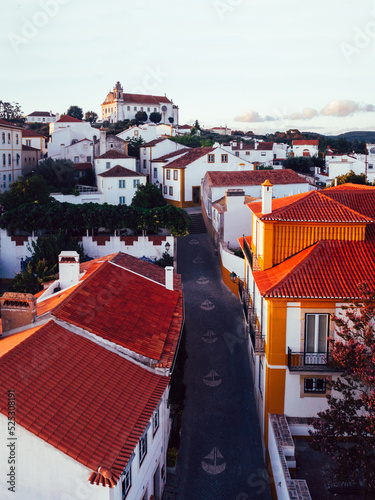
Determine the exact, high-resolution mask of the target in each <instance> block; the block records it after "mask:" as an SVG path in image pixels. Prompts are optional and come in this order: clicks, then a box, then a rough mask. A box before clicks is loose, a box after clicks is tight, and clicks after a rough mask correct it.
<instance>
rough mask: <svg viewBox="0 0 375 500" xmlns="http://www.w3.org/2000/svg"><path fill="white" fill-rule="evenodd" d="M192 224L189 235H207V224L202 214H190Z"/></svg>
mask: <svg viewBox="0 0 375 500" xmlns="http://www.w3.org/2000/svg"><path fill="white" fill-rule="evenodd" d="M190 217H191V224H190V226H189V234H203V233H207V229H206V224H205V223H204V219H203V215H202V214H190Z"/></svg>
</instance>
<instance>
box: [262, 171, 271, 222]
mask: <svg viewBox="0 0 375 500" xmlns="http://www.w3.org/2000/svg"><path fill="white" fill-rule="evenodd" d="M272 186H273V184H271V183H270V181H269V180H268V179H267V180H266V181H264V182H263V184H262V214H263V215H265V214H270V213H271V212H272Z"/></svg>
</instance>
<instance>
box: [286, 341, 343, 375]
mask: <svg viewBox="0 0 375 500" xmlns="http://www.w3.org/2000/svg"><path fill="white" fill-rule="evenodd" d="M288 368H289V371H291V372H339V371H342V369H341V368H339V367H338V366H337V365H335V364H334V362H333V360H332V357H331V355H330V353H322V352H294V351H292V350H291V348H290V347H288Z"/></svg>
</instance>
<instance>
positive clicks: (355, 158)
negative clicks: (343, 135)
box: [325, 153, 366, 183]
mask: <svg viewBox="0 0 375 500" xmlns="http://www.w3.org/2000/svg"><path fill="white" fill-rule="evenodd" d="M325 161H326V172H325V173H326V176H327V177H326V179H327V180H326V182H328V183H330V182H331V181H332V180H333V179H334V178H335V177H337V176H339V175H345V174H348V173H349V172H350V171H351V170H352V171H353V172H354V173H355V174H356V175H360V174H364V173H365V171H366V155H361V154H355V153H353V154H343V155H340V154H331V155H326V157H325Z"/></svg>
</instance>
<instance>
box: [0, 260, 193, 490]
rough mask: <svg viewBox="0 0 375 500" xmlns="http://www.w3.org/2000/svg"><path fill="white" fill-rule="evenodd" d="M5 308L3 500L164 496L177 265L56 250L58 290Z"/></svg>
mask: <svg viewBox="0 0 375 500" xmlns="http://www.w3.org/2000/svg"><path fill="white" fill-rule="evenodd" d="M150 277H152V279H151V278H150ZM140 292H141V294H140ZM1 309H2V327H3V337H2V339H1V342H0V367H1V370H0V378H1V384H0V432H1V435H2V436H4V438H5V437H6V436H8V437H11V439H9V440H7V445H8V446H6V448H5V450H6V453H3V454H1V456H0V472H1V474H2V475H3V477H4V480H3V481H2V482H1V485H0V496H1V498H11V497H12V495H14V493H16V495H15V497H16V498H27V499H28V500H50V499H52V498H53V499H54V500H65V499H67V498H90V499H94V500H123V499H124V498H125V497H126V499H127V500H140V499H149V498H151V497H152V496H153V498H155V499H160V498H161V497H162V494H163V489H164V484H165V480H166V452H167V447H168V440H169V433H170V418H169V408H168V402H167V400H168V394H169V382H170V375H171V373H172V370H173V367H174V361H175V358H176V354H177V348H178V343H179V337H180V332H181V328H182V324H183V298H182V291H181V284H180V280H179V278H178V276H177V275H175V276H173V268H167V269H166V270H164V269H162V268H158V266H155V265H153V264H150V263H148V262H144V261H140V260H139V259H137V258H134V257H131V256H129V255H126V254H122V253H118V254H115V255H110V256H107V257H103V258H99V259H96V260H95V261H90V262H87V263H84V264H81V266H80V264H79V257H78V254H77V253H76V252H62V253H61V254H60V256H59V278H58V279H57V280H56V281H55V282H53V283H52V284H51V285H50V286H49V287H48V288H46V289H45V290H43V291H42V292H40V293H39V294H38V295H37V296H33V295H31V294H15V293H6V294H5V295H3V297H2V299H1ZM150 320H152V328H150V327H149V322H150ZM166 324H168V326H167V327H165V325H166ZM155 340H156V342H155ZM13 459H15V460H14V462H13Z"/></svg>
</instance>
